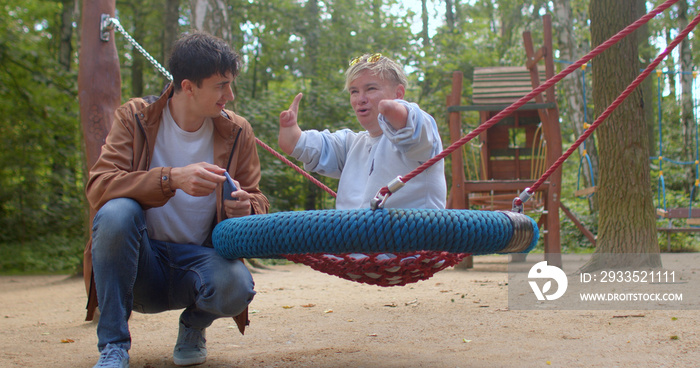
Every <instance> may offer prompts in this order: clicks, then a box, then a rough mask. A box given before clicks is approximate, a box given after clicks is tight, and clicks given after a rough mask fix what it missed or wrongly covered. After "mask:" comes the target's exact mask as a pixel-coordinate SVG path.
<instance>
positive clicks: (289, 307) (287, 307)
mask: <svg viewBox="0 0 700 368" xmlns="http://www.w3.org/2000/svg"><path fill="white" fill-rule="evenodd" d="M282 308H284V309H292V308H294V306H293V305H283V306H282Z"/></svg>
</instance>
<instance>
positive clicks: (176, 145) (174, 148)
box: [146, 101, 216, 245]
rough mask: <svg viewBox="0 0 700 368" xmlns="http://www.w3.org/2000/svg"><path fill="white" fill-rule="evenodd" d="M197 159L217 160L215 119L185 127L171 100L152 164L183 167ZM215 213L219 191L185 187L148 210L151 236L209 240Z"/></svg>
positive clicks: (190, 241) (195, 241)
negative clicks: (194, 192) (198, 192)
mask: <svg viewBox="0 0 700 368" xmlns="http://www.w3.org/2000/svg"><path fill="white" fill-rule="evenodd" d="M197 162H208V163H213V162H214V123H213V122H212V120H211V119H209V118H207V119H206V120H205V121H204V124H202V127H201V128H199V130H197V131H196V132H187V131H184V130H182V129H181V128H180V127H179V126H178V125H177V124H176V123H175V120H173V117H172V115H171V114H170V102H169V101H168V106H166V108H165V109H163V119H162V120H161V124H160V128H159V129H158V137H157V138H156V142H155V146H154V151H153V158H152V159H151V167H184V166H187V165H189V164H193V163H197ZM215 215H216V193H214V192H212V193H211V194H209V195H208V196H205V197H194V196H191V195H189V194H187V193H185V192H184V191H182V190H178V191H177V192H176V193H175V196H174V197H172V198H170V200H168V202H167V203H166V204H165V205H163V206H162V207H154V208H150V209H148V210H147V211H146V226H147V227H148V236H149V238H151V239H156V240H161V241H167V242H172V243H179V244H197V245H201V244H203V243H204V241H205V240H207V237H208V236H209V231H210V230H211V225H212V221H214V216H215Z"/></svg>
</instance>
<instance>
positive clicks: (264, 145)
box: [255, 137, 336, 198]
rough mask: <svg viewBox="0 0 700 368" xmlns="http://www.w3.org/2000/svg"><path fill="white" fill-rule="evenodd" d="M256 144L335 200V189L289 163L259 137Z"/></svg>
mask: <svg viewBox="0 0 700 368" xmlns="http://www.w3.org/2000/svg"><path fill="white" fill-rule="evenodd" d="M255 142H257V143H258V145H259V146H260V147H262V148H264V149H265V150H267V151H268V152H270V153H272V154H273V155H274V156H275V157H277V158H278V159H280V160H282V161H283V162H284V163H285V164H287V165H289V166H290V167H291V168H292V169H294V170H296V171H297V172H298V173H299V174H301V175H304V176H305V177H306V178H307V179H309V180H311V181H312V182H313V183H314V184H316V185H318V187H319V188H321V189H323V190H325V191H326V192H327V193H328V194H330V195H332V196H333V198H335V197H336V194H335V192H334V191H333V189H331V188H329V187H327V186H326V185H325V184H323V183H321V182H320V181H319V180H318V179H316V178H314V177H313V176H311V175H310V174H309V173H307V172H306V171H304V170H302V168H300V167H299V166H297V165H295V164H294V163H293V162H292V161H289V160H288V159H287V158H286V157H284V156H282V154H281V153H279V152H277V151H275V150H274V149H273V148H272V147H270V146H268V145H267V144H265V143H264V142H263V141H261V140H260V139H258V138H257V137H256V138H255Z"/></svg>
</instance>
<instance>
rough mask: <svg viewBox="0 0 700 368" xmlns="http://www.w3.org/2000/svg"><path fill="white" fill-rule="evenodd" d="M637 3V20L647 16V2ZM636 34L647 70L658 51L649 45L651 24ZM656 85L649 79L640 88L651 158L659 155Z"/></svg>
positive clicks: (653, 80)
mask: <svg viewBox="0 0 700 368" xmlns="http://www.w3.org/2000/svg"><path fill="white" fill-rule="evenodd" d="M636 1H637V12H638V13H637V15H636V18H637V19H639V18H641V17H642V16H644V14H646V0H636ZM635 34H637V38H638V40H639V58H640V60H641V62H642V65H641V67H642V68H646V67H647V65H649V63H651V62H652V60H654V58H655V57H656V50H655V49H654V48H653V47H652V46H651V45H650V44H649V37H651V33H650V32H649V24H648V23H647V24H645V25H643V26H641V27H639V29H638V30H637V31H635ZM654 83H656V80H655V79H654V78H647V79H645V80H644V82H642V84H641V85H640V88H641V90H642V96H643V98H644V121H645V122H646V129H647V139H648V140H649V151H650V153H651V155H650V156H653V155H655V154H656V153H657V149H656V147H657V144H658V142H657V140H656V138H657V134H658V132H657V131H656V126H657V124H656V123H657V121H656V115H655V114H654V112H655V111H656V110H655V108H656V104H655V103H654V101H656V96H655V94H654Z"/></svg>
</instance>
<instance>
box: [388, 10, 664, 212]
mask: <svg viewBox="0 0 700 368" xmlns="http://www.w3.org/2000/svg"><path fill="white" fill-rule="evenodd" d="M676 2H678V0H667V1H666V2H664V3H663V4H661V5H659V6H658V7H656V8H655V9H653V10H652V11H651V12H649V13H648V14H645V15H644V16H643V17H641V18H639V19H638V20H637V21H635V22H634V23H632V24H630V25H629V26H627V27H625V29H623V30H621V31H620V32H618V33H617V34H615V35H614V36H612V37H610V38H609V39H608V40H607V41H605V42H604V43H602V44H600V45H598V47H596V48H595V49H593V50H592V51H591V52H589V53H588V54H586V55H585V56H583V57H582V58H581V59H579V60H578V61H577V62H575V63H573V64H571V65H569V66H568V67H567V68H566V69H564V70H562V71H561V72H559V74H557V75H555V76H553V77H552V78H550V79H548V80H547V81H545V82H544V83H543V84H541V85H540V86H539V87H537V88H535V89H533V90H532V91H531V92H530V93H528V94H527V95H525V96H523V97H521V98H520V99H519V100H517V101H515V102H514V103H513V104H511V105H510V106H508V107H507V108H506V109H504V110H503V111H501V112H499V113H498V114H496V115H495V116H493V117H492V118H491V119H489V120H487V121H486V122H484V123H483V124H481V125H479V126H478V127H477V128H476V129H474V130H472V131H471V132H469V133H468V134H467V135H465V136H464V137H462V138H461V139H460V140H458V141H456V142H454V143H453V144H452V145H450V146H449V147H447V148H446V149H445V150H443V151H442V152H440V153H439V154H437V155H435V156H434V157H433V158H431V159H429V160H428V161H426V162H425V163H423V164H422V165H420V166H419V167H417V168H416V169H415V170H413V171H411V172H410V173H408V174H407V175H405V176H403V177H401V180H402V181H403V182H404V183H406V182H408V181H409V180H411V179H413V178H414V177H415V176H416V175H418V174H420V173H422V172H423V171H425V170H426V169H427V168H428V167H430V166H431V165H433V164H435V163H436V162H438V161H440V160H442V159H443V158H445V157H446V156H447V155H449V154H450V153H452V152H454V151H455V150H456V149H457V148H459V147H461V146H462V145H464V144H465V143H467V142H469V141H470V140H472V139H474V137H476V136H478V135H479V134H481V132H483V131H484V130H486V129H488V128H490V127H491V126H493V125H495V124H496V123H498V122H499V121H500V120H501V119H503V118H505V117H506V116H508V115H510V114H511V113H512V112H513V111H515V110H517V109H518V108H519V107H520V106H522V105H524V104H526V103H527V102H528V101H530V100H532V99H533V98H534V97H535V96H537V95H539V94H540V93H542V92H544V91H545V90H546V89H548V88H549V87H551V86H553V85H554V84H556V83H557V82H559V81H560V80H562V79H564V77H566V76H567V75H569V74H571V73H573V72H574V71H576V70H577V69H578V68H580V67H581V65H583V64H586V63H588V61H590V60H591V59H592V58H594V57H595V56H597V55H598V54H600V53H602V52H603V51H605V50H606V49H608V48H609V47H610V46H612V45H614V44H615V43H617V42H618V41H620V40H621V39H623V38H625V37H627V35H629V34H630V33H632V32H634V31H635V30H636V29H637V28H639V27H641V26H642V25H644V24H645V23H647V22H648V21H649V20H651V19H652V18H654V17H655V16H656V15H658V14H659V13H661V12H663V11H664V10H666V9H667V8H669V7H670V6H671V5H673V4H675V3H676ZM560 165H561V164H560ZM555 170H556V168H555ZM550 175H551V174H550ZM379 193H380V194H381V195H384V196H389V195H391V193H390V192H389V188H387V187H383V188H381V189H380V190H379ZM385 200H386V199H385Z"/></svg>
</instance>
